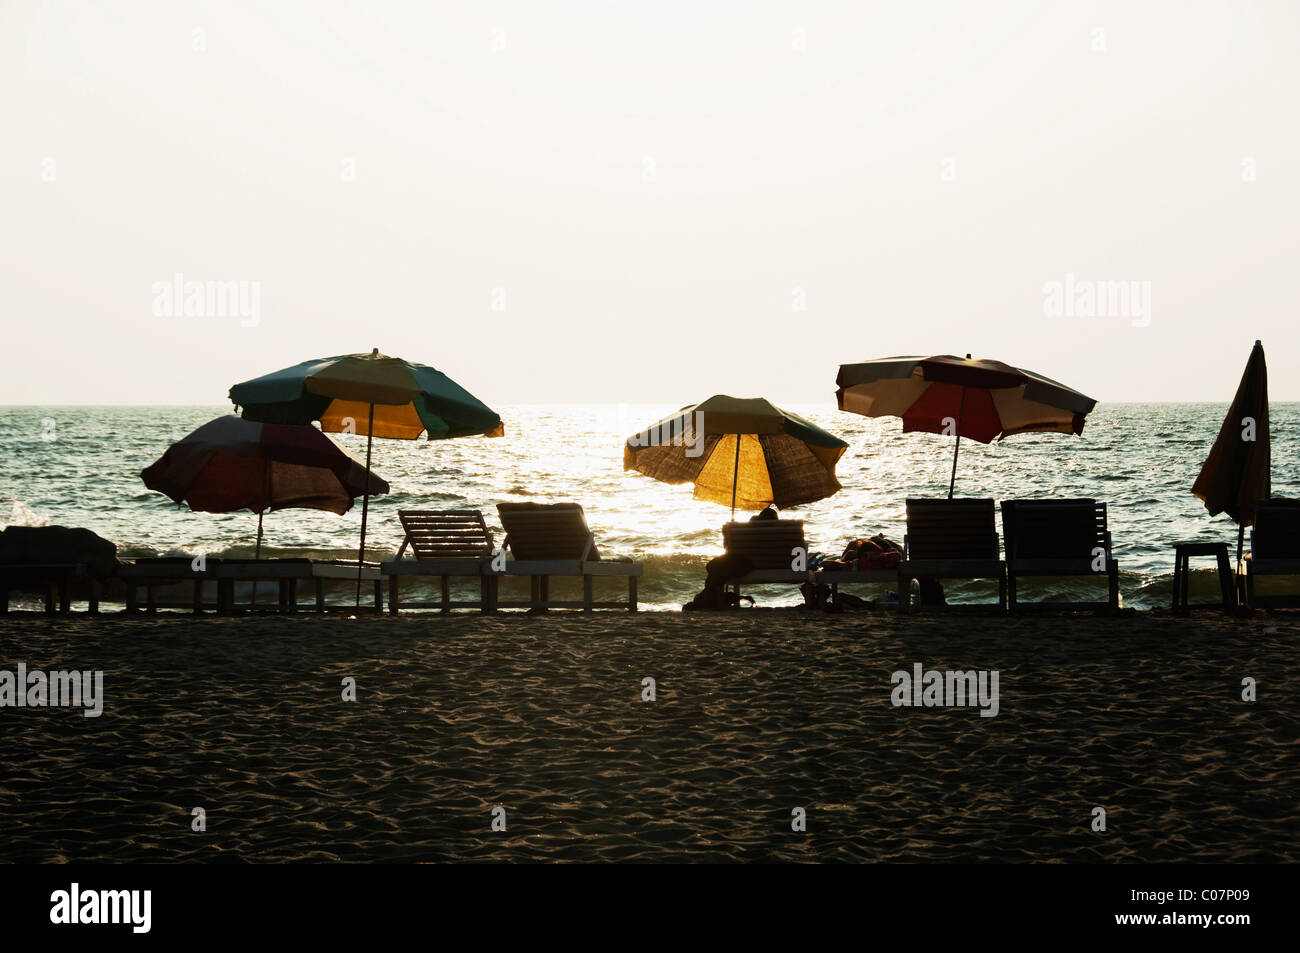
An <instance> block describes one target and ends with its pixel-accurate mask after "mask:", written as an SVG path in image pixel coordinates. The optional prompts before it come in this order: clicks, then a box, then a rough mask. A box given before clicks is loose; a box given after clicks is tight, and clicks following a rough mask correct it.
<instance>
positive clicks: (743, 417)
mask: <svg viewBox="0 0 1300 953" xmlns="http://www.w3.org/2000/svg"><path fill="white" fill-rule="evenodd" d="M847 447H848V444H847V443H845V442H844V441H843V440H841V439H839V438H838V437H835V436H832V435H831V434H829V433H827V432H826V431H825V430H822V429H821V428H820V427H818V426H817V425H815V424H812V423H809V422H808V421H807V420H804V419H803V418H802V417H799V416H797V415H796V414H792V413H790V412H789V411H787V410H782V409H781V408H780V407H777V406H775V405H773V404H772V403H770V402H769V401H767V400H764V399H763V398H761V397H754V398H737V397H727V396H726V395H723V394H719V395H717V396H715V397H710V398H709V399H708V400H706V401H702V402H701V403H698V404H692V405H690V406H688V407H683V408H682V409H681V410H680V411H678V412H677V413H675V414H671V415H670V416H668V417H665V418H664V419H663V420H661V421H659V422H658V423H656V424H653V425H652V426H650V427H648V428H646V429H645V430H642V431H641V432H640V433H636V434H633V435H632V436H631V437H629V438H628V440H627V443H626V444H625V445H624V446H623V469H624V470H636V471H637V472H639V473H644V474H645V475H646V476H649V477H654V478H655V479H656V480H660V481H662V482H664V483H693V484H695V499H697V500H707V501H709V502H711V503H722V504H724V505H725V504H728V503H730V504H731V515H732V518H733V519H734V518H735V515H736V508H737V507H739V508H740V509H742V510H761V509H763V508H764V507H766V506H767V505H769V504H771V503H775V504H776V505H777V506H778V507H782V508H784V507H788V506H798V505H800V504H803V503H812V502H814V501H815V500H821V499H825V498H826V497H828V496H830V495H831V494H833V493H836V492H837V491H839V489H840V482H839V480H837V479H836V478H835V464H836V462H837V461H838V460H839V458H840V457H841V456H842V455H843V453H844V451H845V449H847Z"/></svg>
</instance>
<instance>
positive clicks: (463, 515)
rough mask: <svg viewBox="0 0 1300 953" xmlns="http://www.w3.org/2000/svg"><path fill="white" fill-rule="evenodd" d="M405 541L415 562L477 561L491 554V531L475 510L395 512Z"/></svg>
mask: <svg viewBox="0 0 1300 953" xmlns="http://www.w3.org/2000/svg"><path fill="white" fill-rule="evenodd" d="M397 518H398V519H399V520H401V521H402V529H403V530H404V531H405V533H406V539H405V540H403V541H402V548H401V549H399V550H398V551H397V555H398V556H399V557H400V556H401V555H402V552H403V551H404V550H405V549H406V547H407V545H408V544H409V545H410V547H411V551H412V552H413V553H414V554H415V558H416V559H477V558H482V557H487V556H490V555H491V554H492V531H491V530H490V529H488V526H487V523H485V522H484V521H483V514H482V513H480V512H479V511H478V510H399V511H398V513H397Z"/></svg>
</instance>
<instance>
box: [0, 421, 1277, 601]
mask: <svg viewBox="0 0 1300 953" xmlns="http://www.w3.org/2000/svg"><path fill="white" fill-rule="evenodd" d="M675 409H677V408H676V407H674V406H672V405H629V404H587V405H521V406H514V407H506V408H504V409H500V408H499V411H500V413H501V415H502V418H503V420H504V422H505V436H503V437H498V438H486V437H476V438H464V439H458V440H446V441H427V440H376V441H375V442H374V447H373V456H372V464H371V466H372V469H373V470H374V471H375V472H376V473H377V474H379V475H380V476H382V477H383V478H384V479H385V480H387V481H388V483H389V485H390V488H391V489H390V492H389V493H388V494H387V495H384V496H380V497H376V498H374V499H372V500H371V501H370V511H369V519H368V528H367V540H366V555H367V558H369V559H372V560H373V559H382V558H388V557H390V556H391V555H392V554H393V553H395V552H396V551H397V548H398V546H399V544H400V543H401V538H402V533H401V528H400V525H399V523H398V519H397V512H398V510H401V509H418V508H424V509H464V508H474V509H478V510H481V511H482V512H483V513H484V514H485V516H486V518H487V520H488V523H489V525H490V526H493V527H494V530H495V532H496V533H497V538H498V539H500V535H501V533H500V523H499V521H498V520H497V516H496V504H498V503H502V502H507V501H524V500H531V501H539V502H559V501H573V502H578V503H581V504H582V506H583V508H584V509H585V511H586V514H587V520H588V522H589V524H590V525H591V527H592V529H593V531H594V533H595V538H596V542H597V545H598V546H599V547H600V549H601V552H602V554H603V555H605V556H615V557H630V558H634V559H637V560H639V561H641V562H642V563H643V564H644V566H645V570H644V571H645V575H644V577H643V579H642V581H641V585H640V600H641V607H642V608H643V609H650V610H655V609H658V610H671V609H677V608H680V607H681V605H682V604H683V603H685V602H687V601H689V600H690V599H691V597H692V596H693V595H694V594H695V593H696V592H698V591H699V590H700V588H701V587H702V585H703V581H704V573H705V564H706V563H707V561H708V560H709V559H710V558H712V557H714V556H716V555H718V554H719V553H721V551H722V526H723V524H724V523H725V522H726V521H727V520H728V519H729V518H730V513H729V510H728V508H727V507H723V506H719V505H717V504H714V503H707V502H701V501H697V500H695V499H693V497H692V488H691V487H690V486H689V485H678V486H670V485H666V484H661V483H658V482H656V481H654V480H652V479H650V478H649V477H645V476H643V475H641V474H639V473H636V472H635V471H625V470H624V469H623V452H622V448H623V444H624V442H625V441H626V439H627V438H628V436H630V435H631V434H633V433H635V432H637V431H638V430H640V429H641V428H644V427H646V426H647V425H649V424H650V423H653V422H655V421H656V420H658V419H660V418H661V417H663V416H665V415H666V414H668V413H670V412H671V411H673V410H675ZM787 409H789V410H791V411H793V412H795V413H797V414H800V415H801V416H804V417H806V418H807V419H809V420H811V421H812V422H813V423H815V424H817V425H818V426H820V427H822V428H824V429H826V430H828V431H830V432H831V433H833V434H836V435H838V436H840V437H841V438H843V439H844V440H845V441H846V442H847V443H848V444H849V448H848V450H847V451H846V452H845V453H844V455H843V457H841V459H840V461H839V463H838V465H837V469H836V473H837V476H838V477H839V480H840V482H841V483H842V484H843V489H842V490H840V491H839V492H838V493H836V494H835V495H834V496H831V497H829V498H828V499H825V500H821V501H819V502H816V503H813V504H810V505H807V506H801V507H798V508H794V509H790V510H786V511H784V512H783V516H785V517H788V518H797V519H802V520H804V521H805V528H806V534H807V538H808V541H809V545H810V552H813V553H816V552H822V553H826V554H828V555H837V554H839V553H840V552H842V551H843V549H844V546H845V545H846V543H848V542H849V541H850V540H853V539H856V538H859V537H863V536H872V535H875V534H876V533H884V534H885V535H886V536H888V537H890V538H892V539H894V540H898V541H900V542H901V541H902V538H903V535H904V533H905V522H906V519H905V512H906V511H905V501H906V500H907V499H908V498H909V497H942V496H946V495H947V490H948V480H949V476H950V473H951V467H952V454H953V440H952V438H945V437H941V436H936V435H930V434H905V433H903V432H902V424H901V422H900V421H899V420H897V419H867V418H864V417H860V416H857V415H854V414H848V413H843V412H840V411H838V410H837V409H836V408H835V407H834V405H833V404H829V405H828V404H811V405H808V404H793V405H789V406H788V407H787ZM230 411H231V409H230V408H229V407H222V406H219V405H217V406H193V407H174V406H151V407H128V406H106V407H74V406H51V407H37V406H9V407H0V524H8V525H35V526H40V525H61V526H82V527H86V528H88V529H91V530H93V531H94V532H96V533H98V534H99V535H101V536H103V537H105V538H107V539H109V540H111V541H112V542H114V543H115V544H116V545H117V547H118V554H119V556H121V557H123V558H129V557H133V556H155V555H199V554H208V555H228V556H251V555H252V554H253V551H254V546H255V542H256V534H257V516H256V515H255V514H252V513H249V512H242V513H233V514H213V513H197V512H191V511H190V510H189V509H188V508H187V507H184V506H177V505H176V504H175V503H173V502H172V501H171V500H169V499H167V498H166V497H165V496H163V495H162V494H160V493H156V492H153V491H151V490H149V489H148V488H146V487H145V485H144V484H143V482H142V481H141V479H140V472H141V471H142V470H143V469H144V468H145V467H147V466H148V465H149V464H151V463H152V462H154V461H155V460H156V459H158V457H160V456H161V455H162V454H163V452H164V451H166V449H167V448H168V446H170V445H171V444H172V443H173V442H175V441H177V440H179V439H181V438H182V437H184V436H185V435H186V434H188V433H189V432H191V431H192V430H194V429H195V428H197V427H198V426H200V425H202V424H204V423H206V422H207V421H209V420H211V419H213V418H214V417H217V416H219V415H221V414H223V413H229V412H230ZM1226 411H1227V406H1226V405H1225V404H1222V403H1153V404H1102V405H1099V406H1098V407H1097V409H1096V410H1095V411H1094V412H1093V413H1092V414H1091V415H1090V416H1089V417H1088V420H1087V425H1086V427H1085V428H1084V431H1083V434H1082V435H1080V436H1066V435H1059V434H1026V435H1021V436H1016V437H1010V438H1008V439H1007V440H1005V441H1002V442H996V441H995V442H994V443H992V444H988V445H983V444H978V443H975V442H973V441H969V440H963V441H962V442H961V446H960V455H959V459H958V466H957V484H956V493H957V495H958V496H964V497H992V498H994V499H997V500H1003V499H1021V498H1053V497H1056V498H1079V497H1091V498H1094V499H1096V500H1100V501H1105V502H1106V503H1107V504H1108V510H1109V520H1110V530H1111V535H1112V538H1113V545H1114V553H1115V556H1116V558H1117V559H1118V561H1119V565H1120V570H1121V577H1120V579H1121V582H1120V588H1121V594H1122V598H1123V602H1124V605H1126V606H1131V607H1135V608H1139V609H1143V608H1154V607H1158V606H1167V605H1168V604H1169V599H1170V594H1171V579H1172V572H1173V560H1174V555H1173V554H1174V549H1173V547H1174V544H1175V543H1177V542H1182V541H1200V542H1215V541H1222V542H1225V543H1228V544H1230V546H1232V547H1234V548H1235V544H1236V538H1237V528H1236V525H1235V524H1234V523H1233V522H1232V521H1231V520H1230V519H1229V518H1228V517H1226V516H1224V515H1219V516H1217V517H1213V518H1212V517H1211V516H1210V515H1209V514H1208V513H1207V512H1206V509H1205V507H1204V505H1203V504H1202V503H1201V502H1200V501H1199V500H1198V499H1197V498H1196V497H1195V496H1193V495H1192V492H1191V487H1192V483H1193V481H1194V480H1195V478H1196V475H1197V473H1198V472H1199V469H1200V467H1201V464H1202V463H1203V461H1204V460H1205V457H1206V455H1207V453H1208V452H1209V449H1210V446H1211V444H1212V443H1213V441H1214V439H1215V437H1216V436H1217V434H1218V432H1219V427H1220V425H1221V423H1222V421H1223V417H1224V414H1225V413H1226ZM1270 415H1271V437H1272V481H1273V495H1274V496H1300V471H1298V470H1297V467H1296V465H1295V464H1296V461H1297V459H1300V457H1298V456H1297V450H1298V449H1300V404H1296V403H1280V404H1273V405H1272V406H1271V408H1270ZM331 436H332V438H333V439H335V440H337V441H338V443H339V444H340V445H341V446H343V447H344V448H345V449H346V450H348V451H349V452H350V453H352V454H353V455H354V456H356V457H357V458H358V459H364V456H365V438H364V437H358V436H355V435H331ZM361 509H362V507H361V505H360V501H358V503H357V505H355V506H354V507H353V508H352V510H350V511H349V512H348V513H346V514H343V515H342V516H336V515H334V514H332V513H325V512H320V511H314V510H281V511H277V512H274V513H268V514H266V517H265V524H264V525H265V529H264V531H265V536H264V542H263V546H262V555H263V556H264V557H302V556H308V557H318V558H355V557H356V554H357V544H358V541H359V535H360V528H361ZM745 515H746V514H738V517H740V518H743V517H744V516H745ZM1196 578H1197V579H1198V580H1199V583H1198V589H1200V590H1202V591H1213V578H1212V576H1210V575H1209V564H1202V565H1201V567H1200V571H1199V572H1198V573H1197V575H1196ZM986 585H987V584H984V583H970V584H959V585H957V586H956V587H955V588H953V589H952V591H951V592H950V599H951V600H953V601H958V602H960V601H968V600H969V601H976V600H980V599H983V598H987V590H981V589H980V588H979V587H980V586H986ZM1090 585H1094V584H1093V583H1092V581H1090V580H1083V581H1064V582H1061V583H1059V584H1057V588H1056V589H1053V590H1052V591H1051V593H1050V594H1049V596H1048V597H1050V598H1075V597H1081V595H1080V592H1076V590H1080V591H1081V587H1087V586H1090ZM754 595H755V599H756V600H757V603H758V604H759V605H764V606H768V605H770V606H780V605H791V604H798V603H799V602H801V601H802V597H801V596H800V594H799V593H798V591H797V590H795V589H794V588H793V587H762V588H759V589H756V590H754ZM867 596H868V597H869V598H874V596H873V595H872V594H870V593H868V594H867Z"/></svg>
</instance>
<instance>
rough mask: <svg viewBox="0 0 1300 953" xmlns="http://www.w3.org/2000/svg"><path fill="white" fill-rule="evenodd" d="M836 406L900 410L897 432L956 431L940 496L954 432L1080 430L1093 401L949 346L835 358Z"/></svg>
mask: <svg viewBox="0 0 1300 953" xmlns="http://www.w3.org/2000/svg"><path fill="white" fill-rule="evenodd" d="M835 382H836V384H837V385H838V387H839V389H838V390H837V391H836V397H837V399H838V401H839V407H840V410H847V411H850V412H852V413H855V414H862V415H863V416H864V417H901V418H903V432H904V433H912V432H914V431H920V432H923V433H937V434H944V435H945V436H954V437H955V438H956V440H955V442H954V444H953V451H952V477H951V479H950V480H949V482H948V498H949V499H952V494H953V489H954V487H955V486H956V483H957V454H958V452H959V451H960V449H961V438H962V437H966V438H968V439H971V440H978V441H979V442H980V443H990V442H992V441H993V439H994V438H998V439H1002V438H1005V437H1009V436H1011V435H1012V434H1018V433H1072V434H1080V433H1082V432H1083V421H1084V418H1085V417H1086V416H1087V415H1088V414H1089V413H1091V411H1092V409H1093V408H1094V407H1095V406H1097V402H1096V401H1095V400H1093V399H1092V398H1091V397H1086V396H1084V395H1083V394H1081V393H1079V392H1078V391H1076V390H1071V389H1070V388H1069V387H1066V386H1065V385H1064V384H1058V383H1057V382H1056V381H1054V380H1051V379H1050V378H1047V377H1043V376H1042V375H1041V374H1035V373H1033V372H1032V371H1026V370H1023V369H1021V368H1018V367H1012V366H1011V365H1010V364H1003V363H1002V362H1001V361H991V360H984V359H979V360H972V359H971V356H970V355H969V354H967V355H966V357H965V358H960V357H954V356H953V355H951V354H941V355H937V356H934V357H887V358H881V359H880V360H875V361H864V362H863V363H860V364H841V365H840V372H839V376H838V377H837V378H836V381H835Z"/></svg>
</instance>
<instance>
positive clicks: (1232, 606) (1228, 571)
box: [1218, 552, 1237, 615]
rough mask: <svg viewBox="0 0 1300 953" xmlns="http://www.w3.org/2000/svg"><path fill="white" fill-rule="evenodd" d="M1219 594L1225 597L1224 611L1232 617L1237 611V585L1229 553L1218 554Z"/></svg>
mask: <svg viewBox="0 0 1300 953" xmlns="http://www.w3.org/2000/svg"><path fill="white" fill-rule="evenodd" d="M1218 563H1219V594H1220V595H1221V596H1222V597H1223V611H1224V612H1226V613H1228V615H1232V614H1233V613H1234V612H1236V610H1237V584H1236V579H1235V578H1234V577H1233V575H1232V567H1231V564H1230V563H1229V562H1228V554H1227V552H1221V553H1219V554H1218Z"/></svg>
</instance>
